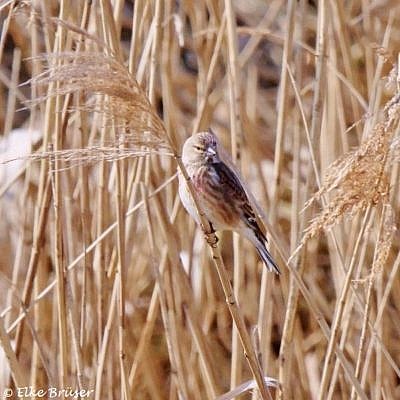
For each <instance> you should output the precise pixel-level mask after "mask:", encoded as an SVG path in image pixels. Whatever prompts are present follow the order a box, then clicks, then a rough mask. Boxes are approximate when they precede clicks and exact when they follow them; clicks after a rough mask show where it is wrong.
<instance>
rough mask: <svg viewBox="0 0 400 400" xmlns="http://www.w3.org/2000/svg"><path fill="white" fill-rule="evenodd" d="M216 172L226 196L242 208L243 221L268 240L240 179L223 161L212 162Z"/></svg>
mask: <svg viewBox="0 0 400 400" xmlns="http://www.w3.org/2000/svg"><path fill="white" fill-rule="evenodd" d="M212 166H213V168H214V170H215V174H216V175H217V176H218V180H219V185H220V189H221V191H223V192H224V194H225V198H226V199H227V200H230V201H231V202H232V203H236V205H237V206H238V207H239V208H240V212H241V213H242V215H243V219H242V220H243V221H244V222H245V224H246V225H247V226H248V227H249V228H251V229H252V230H253V231H254V233H255V234H256V235H257V236H258V237H259V239H261V240H264V241H267V239H266V237H265V235H264V233H263V232H262V231H261V229H260V226H259V225H258V223H257V218H256V215H255V213H254V210H253V207H252V206H251V204H250V201H249V198H248V196H247V193H246V191H245V190H244V188H243V185H242V183H241V182H240V179H239V178H238V177H237V176H236V174H235V173H234V172H233V171H232V170H231V168H229V167H228V166H227V165H226V164H225V163H224V162H223V161H220V162H217V163H213V164H212ZM233 200H234V201H233Z"/></svg>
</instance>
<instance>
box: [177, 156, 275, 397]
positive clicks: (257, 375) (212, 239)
mask: <svg viewBox="0 0 400 400" xmlns="http://www.w3.org/2000/svg"><path fill="white" fill-rule="evenodd" d="M175 158H176V161H177V163H178V167H179V169H180V171H181V173H182V175H183V176H184V178H185V180H186V184H187V187H188V190H189V192H190V195H191V197H192V199H193V202H194V204H195V207H196V210H197V212H198V214H199V217H200V223H201V226H202V229H203V232H204V234H205V236H206V241H207V243H208V245H209V247H210V250H211V253H212V259H213V261H214V265H215V268H216V269H217V273H218V277H219V280H220V282H221V285H222V289H223V291H224V295H225V301H226V304H227V305H228V309H229V312H230V313H231V316H232V319H233V321H234V323H235V325H236V329H237V331H238V334H239V338H240V341H241V343H242V346H243V352H244V356H245V357H246V360H247V362H248V364H249V367H250V370H251V372H252V374H253V376H254V379H255V381H256V382H257V387H258V389H259V391H260V394H261V397H262V398H263V399H268V398H271V395H270V394H269V393H268V390H267V387H266V385H265V381H264V377H263V372H262V369H261V366H260V363H259V362H258V359H257V355H256V351H255V349H254V347H253V346H252V343H251V340H250V336H249V333H248V332H247V329H246V324H245V322H244V319H243V316H242V314H241V312H240V310H239V307H238V303H237V301H236V298H235V295H234V293H233V289H232V285H231V282H230V280H229V277H228V274H227V272H226V269H225V265H224V262H223V260H222V257H221V252H220V250H219V247H218V245H217V241H218V238H217V236H216V235H215V232H212V230H211V231H210V230H207V227H208V226H209V222H208V221H207V219H206V218H205V215H204V213H203V212H202V210H201V208H200V206H199V202H198V200H197V196H196V193H195V192H194V189H193V185H192V182H191V180H190V177H189V175H188V173H187V171H186V168H185V166H184V165H183V162H182V160H181V158H180V157H179V156H175Z"/></svg>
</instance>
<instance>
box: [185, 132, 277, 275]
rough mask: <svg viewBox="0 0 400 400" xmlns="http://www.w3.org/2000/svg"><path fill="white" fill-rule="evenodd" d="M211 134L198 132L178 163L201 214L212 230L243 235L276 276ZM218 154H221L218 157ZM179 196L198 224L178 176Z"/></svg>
mask: <svg viewBox="0 0 400 400" xmlns="http://www.w3.org/2000/svg"><path fill="white" fill-rule="evenodd" d="M225 154H226V152H225V151H224V150H223V148H222V147H221V145H220V144H219V142H218V140H217V137H216V136H215V135H214V133H213V132H211V130H210V131H207V132H200V133H196V134H195V135H193V136H191V137H190V138H188V139H187V140H186V142H185V144H184V145H183V151H182V161H183V164H184V166H185V168H186V170H187V173H188V175H189V177H190V179H191V181H192V183H193V187H194V190H195V192H196V195H197V196H196V197H197V198H198V201H199V206H200V208H201V211H202V212H204V215H205V217H206V218H207V220H208V221H209V223H210V227H211V229H213V230H214V231H223V230H230V231H234V232H237V233H239V234H240V235H243V236H244V237H246V238H247V239H248V240H250V242H251V243H253V245H254V246H255V247H256V249H257V251H258V254H259V255H260V257H261V259H262V260H263V262H264V264H265V266H266V267H267V268H268V270H269V271H273V272H275V273H277V274H279V273H280V271H279V268H278V266H277V265H276V263H275V261H274V259H273V258H272V256H271V254H270V253H269V251H268V249H267V248H266V242H267V239H266V237H265V235H264V233H263V232H262V230H261V228H260V225H259V224H258V222H257V218H256V215H255V212H254V209H253V207H252V205H251V203H250V200H249V196H248V195H247V193H246V191H245V189H244V188H243V185H242V183H241V182H240V179H239V177H238V175H237V174H236V173H235V172H234V170H233V169H232V168H231V167H229V165H228V164H227V162H226V158H227V156H225ZM221 155H224V156H223V157H221ZM179 196H180V198H181V201H182V203H183V205H184V207H185V208H186V210H187V211H188V213H189V214H190V215H191V216H192V218H194V219H195V221H196V222H197V223H198V224H200V219H199V215H198V213H197V210H196V207H195V205H194V202H193V200H192V197H191V195H190V192H189V190H188V187H187V184H186V182H185V178H184V177H183V175H182V174H179Z"/></svg>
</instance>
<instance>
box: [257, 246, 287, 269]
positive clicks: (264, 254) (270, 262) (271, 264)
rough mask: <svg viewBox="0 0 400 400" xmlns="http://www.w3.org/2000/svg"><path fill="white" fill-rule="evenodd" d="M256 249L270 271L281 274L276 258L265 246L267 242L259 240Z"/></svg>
mask: <svg viewBox="0 0 400 400" xmlns="http://www.w3.org/2000/svg"><path fill="white" fill-rule="evenodd" d="M256 249H257V251H258V254H259V255H260V257H261V259H262V260H263V262H264V264H265V266H266V267H267V269H268V271H271V272H275V273H276V274H278V275H279V274H280V273H281V271H280V270H279V268H278V266H277V265H276V262H275V260H274V259H273V258H272V256H271V253H270V252H269V251H268V249H267V248H266V247H265V244H264V243H262V242H260V241H258V243H257V245H256Z"/></svg>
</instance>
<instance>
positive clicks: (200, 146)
mask: <svg viewBox="0 0 400 400" xmlns="http://www.w3.org/2000/svg"><path fill="white" fill-rule="evenodd" d="M182 161H183V163H184V164H185V165H190V164H200V165H203V164H208V163H215V162H218V161H219V155H218V140H217V137H216V136H215V135H214V133H212V132H211V131H207V132H199V133H196V134H194V135H192V136H191V137H190V138H189V139H187V140H186V142H185V144H184V145H183V150H182Z"/></svg>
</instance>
